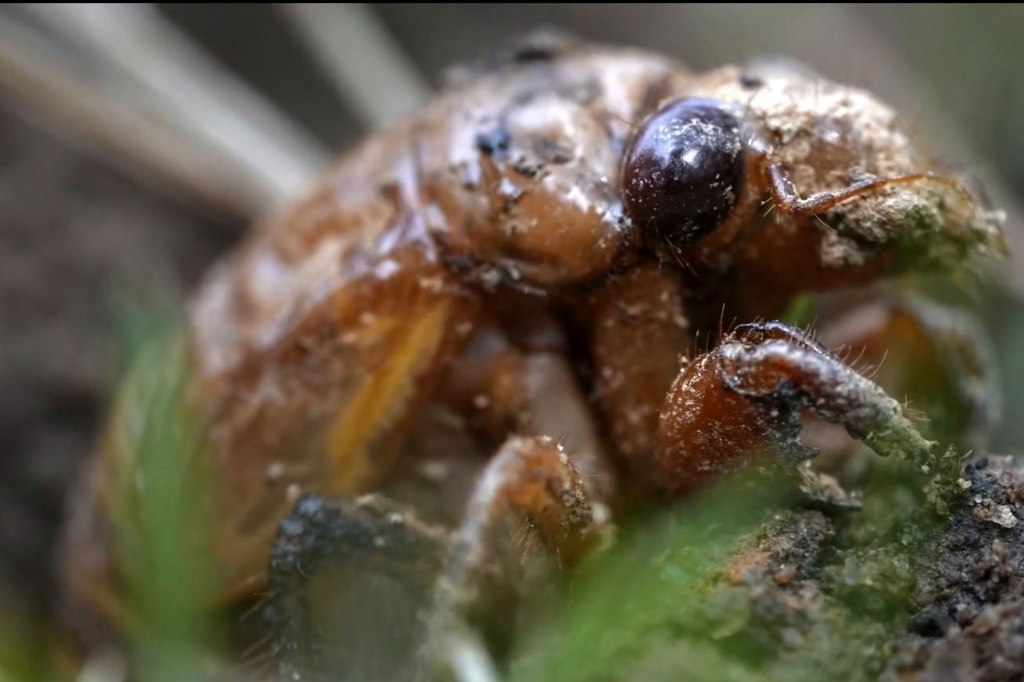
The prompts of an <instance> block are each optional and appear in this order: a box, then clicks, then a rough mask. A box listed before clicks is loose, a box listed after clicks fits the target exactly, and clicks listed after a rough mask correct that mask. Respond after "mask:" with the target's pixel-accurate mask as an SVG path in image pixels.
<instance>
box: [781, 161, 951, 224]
mask: <svg viewBox="0 0 1024 682" xmlns="http://www.w3.org/2000/svg"><path fill="white" fill-rule="evenodd" d="M768 174H769V179H770V183H769V189H770V191H771V194H772V200H773V201H774V202H775V205H776V206H778V207H779V209H780V210H781V211H782V212H784V213H788V214H789V215H795V216H810V215H817V214H819V213H823V212H825V211H827V210H828V209H830V208H832V207H833V206H835V205H836V204H839V203H842V202H844V201H846V200H847V199H853V198H854V197H858V196H860V195H862V194H868V193H870V192H873V191H875V190H877V189H880V188H882V187H886V186H888V185H898V184H907V183H911V182H933V183H937V184H940V185H944V186H946V187H948V188H950V189H952V190H953V191H955V192H957V193H958V194H960V195H962V196H963V197H965V198H966V199H967V200H971V195H970V194H969V193H968V192H967V190H966V189H964V187H963V186H962V185H960V184H959V183H958V182H956V181H954V180H951V179H949V178H946V177H942V176H938V175H933V174H931V173H909V174H907V175H898V176H894V177H889V178H876V177H867V178H864V179H863V180H858V181H856V182H853V183H851V184H850V185H848V186H847V187H843V188H842V189H837V190H835V191H831V192H819V193H817V194H813V195H811V196H809V197H802V196H800V193H799V191H798V190H797V188H796V185H794V184H793V181H792V180H790V179H789V177H788V176H787V175H786V172H785V171H784V170H783V169H782V167H781V166H779V165H777V164H772V165H771V166H769V169H768Z"/></svg>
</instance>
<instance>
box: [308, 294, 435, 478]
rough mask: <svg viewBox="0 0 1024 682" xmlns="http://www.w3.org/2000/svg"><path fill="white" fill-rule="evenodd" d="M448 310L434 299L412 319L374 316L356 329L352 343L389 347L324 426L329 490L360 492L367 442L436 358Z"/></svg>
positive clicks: (367, 472) (400, 409)
mask: <svg viewBox="0 0 1024 682" xmlns="http://www.w3.org/2000/svg"><path fill="white" fill-rule="evenodd" d="M450 313H451V305H450V303H449V302H447V301H440V302H434V303H433V304H432V305H431V307H429V308H427V309H426V311H425V312H422V313H421V314H420V315H419V316H418V317H417V318H415V319H414V320H412V321H405V320H402V321H399V320H396V319H395V318H393V317H392V318H387V319H383V318H382V319H377V320H373V321H370V322H369V323H368V324H366V325H364V327H363V328H362V329H361V330H360V331H359V332H358V337H359V338H358V340H357V341H356V343H357V344H359V343H366V342H370V343H383V344H385V345H387V346H390V352H389V356H388V358H387V359H386V360H385V362H383V363H382V365H381V367H379V368H377V371H376V372H371V373H369V374H368V375H367V376H365V377H363V378H362V379H361V381H360V382H359V383H358V384H357V385H356V387H355V389H354V390H353V391H352V392H351V393H350V394H349V395H348V396H347V397H346V398H345V400H344V404H343V405H342V406H341V409H340V410H339V411H338V413H337V415H335V417H334V418H333V419H332V420H331V423H330V425H329V426H328V428H327V452H328V457H329V460H330V464H331V467H330V477H331V479H330V489H331V491H332V492H335V493H354V492H359V491H361V490H362V489H363V488H362V486H365V484H366V482H367V480H368V479H370V478H371V477H372V474H373V473H374V462H373V461H371V457H372V452H371V449H370V448H369V446H370V444H371V443H372V442H373V440H374V439H375V438H376V437H377V436H379V435H380V434H381V433H382V432H383V431H384V430H385V429H387V428H388V427H389V426H391V425H392V424H394V422H395V421H397V420H398V419H399V418H400V417H401V416H402V415H403V414H405V408H406V405H407V403H408V402H409V400H410V399H411V398H413V396H414V394H415V390H416V383H417V380H418V379H419V378H420V377H421V376H422V375H423V373H424V372H426V371H428V370H429V369H430V367H431V366H432V365H433V363H434V362H436V361H437V355H438V352H439V351H440V347H441V344H442V342H443V341H444V338H445V335H446V332H447V329H448V326H449V317H450ZM396 337H398V338H397V340H395V339H396Z"/></svg>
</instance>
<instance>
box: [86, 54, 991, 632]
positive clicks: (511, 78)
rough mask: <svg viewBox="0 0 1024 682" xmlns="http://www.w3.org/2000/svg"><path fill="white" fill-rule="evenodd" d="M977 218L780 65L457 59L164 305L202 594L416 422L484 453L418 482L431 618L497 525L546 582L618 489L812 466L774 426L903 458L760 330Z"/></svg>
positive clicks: (829, 370)
mask: <svg viewBox="0 0 1024 682" xmlns="http://www.w3.org/2000/svg"><path fill="white" fill-rule="evenodd" d="M999 220H1000V218H999V216H998V214H996V213H994V212H991V211H989V210H987V209H986V208H985V207H984V206H982V205H981V204H980V203H979V202H978V201H976V200H975V199H974V198H973V197H972V195H971V194H970V193H969V192H968V191H967V190H965V189H964V188H963V187H962V186H961V184H960V183H959V182H958V181H957V179H956V178H955V176H953V175H951V174H948V173H946V172H944V171H943V170H942V169H940V168H937V167H934V166H933V165H931V164H930V163H929V162H928V161H927V159H926V158H924V157H923V156H921V155H920V154H919V153H918V152H917V150H915V148H914V147H913V146H912V144H911V142H910V140H909V138H908V137H907V135H906V133H905V132H904V131H903V129H902V128H901V127H900V125H899V123H898V121H897V119H896V117H895V115H894V114H893V112H892V111H891V110H890V109H888V108H887V107H885V106H884V105H882V104H881V103H879V102H878V101H877V100H875V99H874V98H872V97H871V96H870V95H868V94H867V93H864V92H861V91H858V90H854V89H851V88H845V87H841V86H837V85H833V84H831V83H828V82H825V81H823V80H821V79H819V78H817V77H814V76H810V75H807V74H805V73H797V72H792V71H788V72H787V71H773V70H760V71H744V70H740V69H737V68H733V67H725V68H721V69H718V70H715V71H712V72H710V73H707V74H703V75H694V74H691V73H689V72H687V71H686V70H685V69H683V68H682V67H680V66H679V65H677V64H674V63H672V62H670V61H668V60H666V59H663V58H661V57H658V56H654V55H650V54H647V53H643V52H637V51H631V50H623V49H607V48H596V47H589V46H584V45H580V44H576V43H571V42H564V43H563V42H559V43H556V44H554V45H550V44H546V45H545V46H543V47H542V48H538V47H536V46H535V45H534V46H527V47H526V48H524V49H522V50H519V51H513V52H512V53H511V54H510V55H508V56H507V58H505V59H503V60H499V61H498V62H497V63H494V64H490V65H488V66H486V67H481V68H480V69H477V70H476V71H471V72H470V73H469V75H467V76H464V77H463V78H462V80H461V82H459V83H457V84H454V85H453V86H452V87H451V88H450V89H449V90H448V91H447V92H446V93H445V94H444V95H442V96H441V97H440V98H439V99H438V100H437V101H435V102H434V103H433V104H432V105H430V106H429V107H428V108H427V109H426V110H424V111H423V112H421V113H419V114H418V115H416V116H414V117H413V118H411V119H409V120H408V121H406V122H405V123H404V124H402V125H400V126H399V127H397V128H396V129H394V130H392V131H389V132H387V133H383V134H380V135H378V136H376V137H373V138H371V139H370V140H368V141H367V142H365V143H364V144H363V145H361V146H360V147H358V148H356V149H355V150H353V151H352V152H350V153H349V154H348V155H347V156H345V157H344V158H342V160H341V161H340V162H339V163H338V164H337V165H336V166H335V167H334V168H333V169H332V170H331V171H330V172H329V173H327V175H326V176H325V177H324V178H323V179H322V180H321V182H320V183H319V184H318V185H317V187H315V188H314V189H313V190H312V191H311V192H310V193H309V194H308V195H307V196H306V197H305V198H303V199H302V200H300V201H299V202H298V203H296V204H295V205H293V206H292V207H290V208H289V209H288V210H286V211H285V212H283V213H282V214H280V215H277V216H274V217H272V218H271V219H269V220H268V221H266V222H265V224H263V225H262V226H260V227H259V228H257V229H256V230H255V231H254V232H253V233H252V234H251V235H250V237H249V239H248V240H247V241H246V242H245V243H244V244H243V245H242V247H241V248H240V249H239V250H238V251H236V252H235V253H234V254H233V255H232V256H231V257H230V258H229V259H227V260H226V261H224V262H223V263H222V264H221V265H220V266H219V267H217V268H216V269H215V270H214V271H213V272H212V273H211V274H210V276H209V278H208V279H207V281H206V282H205V283H204V285H203V287H202V288H201V290H200V291H199V293H198V295H197V296H196V298H195V299H194V301H193V304H192V307H191V311H190V327H189V353H190V355H189V357H190V367H191V374H190V384H189V387H190V391H191V395H192V397H193V399H194V400H195V401H196V403H197V404H199V405H201V406H202V410H203V411H204V414H206V415H207V417H208V421H209V424H210V441H211V442H210V447H209V452H208V458H209V460H210V461H211V462H212V465H213V466H212V470H213V477H214V482H215V489H216V490H217V500H216V514H215V515H214V517H213V519H212V520H211V523H212V530H213V533H214V536H215V540H216V542H215V544H214V551H215V553H216V556H217V560H218V565H219V567H220V569H221V573H220V576H219V579H220V585H221V588H222V591H223V592H224V593H225V594H241V593H245V592H247V591H251V590H252V589H254V586H257V585H259V584H260V583H261V582H262V580H263V579H264V576H265V572H266V567H267V559H268V556H269V555H270V552H271V546H272V543H273V541H274V535H275V532H276V531H277V528H278V525H279V523H280V522H281V520H282V519H283V518H284V517H285V516H286V515H287V514H288V513H289V512H290V510H291V509H292V507H293V506H294V504H295V500H296V497H297V495H298V494H299V493H313V494H316V495H320V496H326V497H338V498H351V497H352V496H356V495H360V494H363V493H367V492H370V491H375V490H385V491H388V490H392V489H398V488H401V482H403V481H407V480H408V479H410V478H412V477H413V476H412V474H410V471H411V469H412V468H413V467H414V464H413V463H411V462H410V460H409V459H407V458H406V456H405V455H403V452H405V451H406V450H407V449H408V448H409V447H410V445H414V446H415V448H416V449H417V450H419V451H425V450H429V449H430V445H431V444H430V442H429V441H424V440H422V439H419V440H417V439H416V438H413V439H412V442H411V441H410V436H411V434H414V433H415V434H418V433H419V431H418V430H417V429H418V426H417V424H419V423H420V422H421V421H422V418H423V415H424V414H427V413H428V412H430V411H431V410H441V411H443V412H444V413H445V414H448V415H450V416H452V415H453V416H454V417H456V418H457V421H458V423H459V424H465V425H466V426H465V431H466V433H468V434H469V435H470V438H471V439H473V441H474V442H475V443H476V444H477V445H478V446H479V449H481V450H490V451H492V452H496V453H498V454H497V455H495V456H494V457H493V458H491V459H490V460H489V461H480V462H479V465H478V467H477V468H478V469H482V472H481V473H479V475H478V476H477V474H476V473H475V472H476V469H474V473H473V474H472V475H471V476H470V477H469V479H468V480H471V481H473V480H475V481H476V483H475V485H472V486H466V487H465V488H464V489H463V491H462V492H458V491H457V490H456V489H455V488H453V487H446V486H444V485H440V486H438V487H437V488H436V493H435V494H436V496H438V497H445V496H456V497H458V499H459V503H458V505H457V508H459V509H461V506H462V500H463V498H465V499H466V504H467V505H468V510H467V511H466V512H465V516H464V518H465V520H464V521H463V522H461V523H456V524H455V525H457V526H458V529H457V530H456V532H455V535H454V540H453V541H452V542H453V543H454V545H453V546H454V547H455V548H456V549H455V550H453V553H452V554H451V558H450V559H448V560H446V562H444V564H445V567H444V569H443V570H442V578H441V580H440V582H439V583H438V587H437V591H436V594H435V596H434V603H435V606H434V609H433V613H434V617H435V618H436V619H438V620H437V622H438V623H442V624H450V622H451V621H453V620H457V616H458V613H459V612H460V609H462V608H463V606H460V604H462V602H463V601H465V599H467V597H465V593H464V592H460V589H461V588H460V586H462V585H464V583H465V581H466V580H469V578H468V577H467V576H469V575H471V574H472V573H473V571H474V570H475V569H476V568H477V567H478V566H479V563H480V561H481V559H480V554H481V553H482V552H483V550H482V549H481V546H482V545H483V544H484V543H485V542H486V538H487V537H488V532H489V531H488V529H489V528H491V527H492V526H493V525H494V523H495V522H496V521H495V520H496V519H500V518H502V517H503V516H505V515H507V514H518V515H522V516H525V517H526V518H528V519H529V520H530V523H531V525H532V526H533V527H534V528H535V529H536V530H537V531H538V533H539V535H540V536H541V537H542V539H543V540H544V541H545V543H546V544H548V545H549V546H551V547H552V548H554V550H555V551H556V553H557V555H558V556H559V557H560V559H561V560H562V561H563V562H564V563H571V562H572V561H573V560H574V559H575V558H576V557H578V556H579V555H581V554H582V553H583V552H585V551H587V548H589V547H591V546H592V545H593V544H594V543H595V541H596V540H597V539H599V537H600V536H601V534H602V529H604V528H605V527H607V524H608V522H609V519H608V514H609V511H612V512H614V510H616V509H618V508H620V507H621V506H623V505H626V504H628V500H631V499H636V497H637V496H650V495H652V494H656V495H672V494H677V495H678V494H683V493H686V492H688V491H691V490H693V489H695V488H697V487H699V486H701V485H703V484H704V483H706V482H707V481H708V480H710V479H711V478H712V477H714V476H717V475H719V474H720V473H722V472H724V471H729V470H731V469H733V468H734V467H736V466H738V464H739V463H740V462H741V461H743V460H744V459H747V458H750V457H753V456H758V455H759V453H763V452H767V451H769V450H770V451H772V452H774V453H776V454H777V453H779V452H782V453H786V454H787V455H789V456H792V457H794V458H795V459H797V460H799V459H804V458H806V457H808V456H810V455H811V454H813V451H812V450H811V449H810V448H808V447H807V446H804V445H802V444H800V443H799V442H798V440H797V435H798V433H799V430H800V422H799V416H800V414H801V412H804V411H810V412H812V413H813V414H815V415H817V416H818V417H820V418H822V419H824V420H827V421H832V422H837V423H840V424H843V425H845V426H846V427H847V429H848V431H849V432H850V434H851V435H853V436H854V437H855V438H858V439H861V440H863V441H864V442H865V443H867V444H868V445H869V446H870V447H872V448H873V449H875V450H876V451H878V452H880V453H882V454H888V453H889V452H893V451H901V452H904V453H906V452H910V453H911V454H914V455H915V456H918V457H920V458H922V460H923V459H924V458H925V457H926V456H927V450H928V443H927V441H925V440H924V439H923V438H922V437H921V436H919V435H918V433H917V431H916V430H915V429H914V427H913V426H911V424H910V423H909V422H908V421H907V420H906V418H905V417H904V416H903V414H902V410H901V407H900V404H899V403H897V402H896V401H895V400H893V399H891V398H890V397H888V395H887V394H886V393H885V391H883V390H882V388H880V387H879V386H877V385H876V384H874V383H873V382H871V381H870V380H868V379H866V378H864V377H863V376H861V375H860V374H858V373H857V372H856V371H854V370H853V369H851V368H849V367H848V366H846V365H845V364H844V363H843V362H842V361H841V360H840V359H838V358H837V357H836V356H835V355H833V354H832V353H831V352H830V351H828V350H827V349H825V348H824V347H823V346H821V345H819V344H818V343H817V342H815V341H813V340H811V339H809V338H808V337H806V336H805V335H804V334H803V333H801V332H799V331H797V330H795V329H793V328H792V327H789V326H787V325H784V324H782V323H775V322H765V321H766V320H773V319H776V318H777V317H778V316H780V315H781V314H782V312H783V311H784V310H785V309H786V307H787V306H788V305H789V304H790V303H791V302H792V300H793V299H794V297H796V296H797V295H799V294H801V293H803V292H807V291H827V290H835V289H841V288H847V287H853V286H857V285H862V284H868V283H871V282H874V281H876V280H879V279H882V278H885V277H889V276H895V275H898V274H901V273H904V272H908V271H912V270H918V269H925V268H933V267H937V266H944V265H948V264H949V263H951V262H955V261H959V260H961V259H963V258H964V257H966V256H967V255H969V254H971V253H973V252H984V251H989V250H997V249H998V248H999V247H1000V233H999ZM723 319H724V320H726V321H727V322H730V321H733V320H736V321H739V322H743V323H744V324H741V325H740V326H737V327H735V328H734V330H733V331H732V332H731V333H723V332H722V331H721V330H722V320H723ZM823 322H824V323H827V320H823ZM922 324H924V323H922ZM730 326H731V325H730ZM857 340H858V339H857V338H856V334H853V335H851V337H850V338H847V339H839V341H840V342H842V341H846V342H848V343H856V341H857ZM698 348H702V349H705V350H706V352H700V351H699V350H697V349H698ZM119 428H120V424H119V422H118V420H117V418H115V420H114V422H113V425H112V427H111V433H112V434H113V435H112V436H111V438H109V439H108V440H109V442H110V443H111V444H112V445H111V446H110V447H108V448H107V449H106V450H105V451H104V453H103V455H102V457H101V471H103V472H106V473H104V474H101V475H100V476H99V477H98V485H97V493H98V495H97V498H98V502H97V509H98V513H99V516H100V517H102V518H107V519H108V521H107V523H108V524H109V525H110V527H116V526H117V519H116V518H113V517H111V516H110V511H109V510H110V509H111V506H110V504H109V498H110V496H111V495H113V494H115V491H114V490H113V489H112V487H111V481H113V480H119V479H121V478H123V475H115V474H114V473H110V472H117V471H118V469H119V468H121V469H123V468H124V467H128V468H129V469H130V467H132V462H133V460H132V457H131V456H130V455H126V454H125V452H124V448H125V447H129V446H126V445H125V443H124V440H123V439H120V438H118V437H117V433H118V429H119ZM551 439H554V440H551ZM555 441H558V443H559V446H556V444H555ZM122 474H123V471H122ZM396 481H397V482H398V483H397V484H396ZM389 486H390V487H389ZM398 496H400V495H398ZM435 506H436V507H437V509H435V510H434V511H432V512H431V511H428V512H426V514H427V515H428V516H429V515H431V514H433V515H434V517H436V519H435V520H439V521H444V522H445V523H448V524H449V525H450V524H451V523H452V521H453V519H452V518H451V513H450V512H443V513H442V512H441V511H438V509H440V508H441V507H442V506H444V505H442V504H436V505H435ZM446 514H447V516H446ZM105 572H106V573H105V574H106V576H107V578H106V579H107V580H109V577H110V576H111V575H114V576H116V573H117V568H116V566H112V565H108V566H107V567H106V569H105ZM96 580H99V578H98V577H97V578H96ZM441 629H444V628H443V627H441Z"/></svg>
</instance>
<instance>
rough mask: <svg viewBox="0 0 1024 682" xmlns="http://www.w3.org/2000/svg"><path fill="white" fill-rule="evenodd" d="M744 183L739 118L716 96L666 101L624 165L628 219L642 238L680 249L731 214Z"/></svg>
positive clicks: (643, 132) (647, 126) (634, 144)
mask: <svg viewBox="0 0 1024 682" xmlns="http://www.w3.org/2000/svg"><path fill="white" fill-rule="evenodd" d="M742 184H743V144H742V141H741V138H740V126H739V122H738V121H737V120H736V117H735V116H733V115H732V114H730V113H729V112H728V111H725V110H724V109H723V108H722V106H721V104H719V103H718V102H716V101H714V100H710V99H703V98H698V97H691V98H686V99H681V100H677V101H675V102H671V103H669V104H668V105H666V106H665V107H663V108H662V109H660V110H659V111H658V112H656V113H655V114H654V115H653V116H651V118H649V119H648V120H647V122H646V123H644V125H643V127H642V128H641V130H640V132H639V133H638V134H637V136H636V139H634V140H633V144H632V145H631V146H630V148H629V150H628V151H627V152H626V156H625V161H624V163H623V166H622V188H623V193H624V195H625V203H626V210H627V211H628V212H629V217H630V219H631V220H632V221H633V224H634V225H635V226H636V227H637V228H639V230H640V232H641V234H642V235H643V237H644V238H645V239H651V238H656V237H657V238H660V239H661V240H665V241H667V242H668V243H669V244H670V245H672V246H674V247H677V248H678V247H680V246H683V245H685V244H689V243H692V242H694V241H696V240H697V239H700V238H701V237H703V236H704V235H705V234H707V233H708V232H710V231H711V230H713V229H714V228H715V227H716V226H717V225H718V224H719V223H720V222H721V221H722V220H723V219H724V218H725V217H726V216H727V215H729V212H730V211H731V210H732V208H733V206H734V205H735V204H736V198H737V197H738V196H739V193H740V190H741V188H742Z"/></svg>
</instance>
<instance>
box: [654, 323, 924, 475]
mask: <svg viewBox="0 0 1024 682" xmlns="http://www.w3.org/2000/svg"><path fill="white" fill-rule="evenodd" d="M805 410H807V411H810V412H812V413H813V414H815V415H817V416H818V417H820V418H822V419H825V420H826V421H830V422H834V423H839V424H842V425H844V426H845V427H846V429H847V431H848V432H849V433H850V435H851V436H853V437H854V438H858V439H860V440H862V441H864V443H865V444H867V445H868V446H869V447H870V448H872V449H873V450H875V451H876V452H878V453H879V454H881V455H889V454H893V453H899V454H902V455H903V456H905V457H908V458H910V459H912V460H913V461H915V462H917V463H918V464H921V465H927V464H928V462H929V452H930V449H931V443H929V442H928V441H926V440H925V439H924V438H922V437H921V435H920V434H919V433H918V432H917V430H916V429H915V428H914V426H913V425H912V424H911V423H910V422H909V421H908V420H907V418H906V417H905V416H904V414H903V409H902V407H901V405H900V403H899V402H897V401H896V400H894V399H893V398H891V397H889V395H888V394H887V393H886V392H885V391H884V390H883V389H882V388H881V387H879V386H878V385H877V384H875V383H874V382H872V381H870V380H869V379H867V378H865V377H863V376H861V375H860V374H858V373H857V372H856V371H855V370H854V369H852V368H851V367H849V366H848V365H846V364H845V363H843V362H842V361H841V360H840V359H838V358H837V357H835V356H834V355H833V354H832V353H831V352H830V351H828V350H827V349H826V348H825V347H824V346H821V345H820V344H818V343H817V342H815V341H813V340H812V339H810V338H809V337H807V336H806V335H804V334H803V333H802V332H800V331H799V330H796V329H794V328H792V327H789V326H787V325H784V324H782V323H778V322H775V323H767V324H747V325H741V326H740V327H739V328H738V329H737V330H736V332H735V333H733V334H731V335H730V336H729V337H727V338H726V339H725V340H724V341H723V342H722V343H721V344H720V345H719V346H718V347H716V348H715V349H714V350H712V351H710V352H708V353H705V354H704V355H701V356H699V357H697V358H696V359H694V360H693V361H692V362H690V363H689V364H687V365H686V367H684V369H683V370H682V372H680V374H679V376H678V377H677V378H676V380H675V382H674V383H673V384H672V387H671V388H670V390H669V393H668V397H667V399H666V401H665V405H664V408H663V409H662V413H661V422H660V426H659V429H658V450H657V457H656V460H655V461H656V467H657V469H656V477H657V480H658V482H659V483H660V485H661V487H663V488H664V489H667V490H669V491H672V492H686V491H689V490H692V489H694V488H697V487H699V486H700V485H702V484H704V483H706V482H708V481H710V480H711V479H713V478H715V477H717V476H720V475H722V474H723V473H727V472H730V471H733V470H735V469H737V468H738V467H739V466H740V465H742V464H743V463H745V462H746V461H748V460H749V459H750V458H751V457H752V456H756V455H758V454H760V453H763V452H765V451H767V450H773V451H776V452H777V451H779V450H781V451H782V452H784V453H788V454H790V455H793V456H794V458H795V459H801V458H806V457H809V456H812V455H813V454H814V451H813V450H812V449H810V448H807V447H805V446H803V445H801V444H800V443H799V441H798V440H797V437H798V435H799V432H800V413H801V412H803V411H805Z"/></svg>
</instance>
